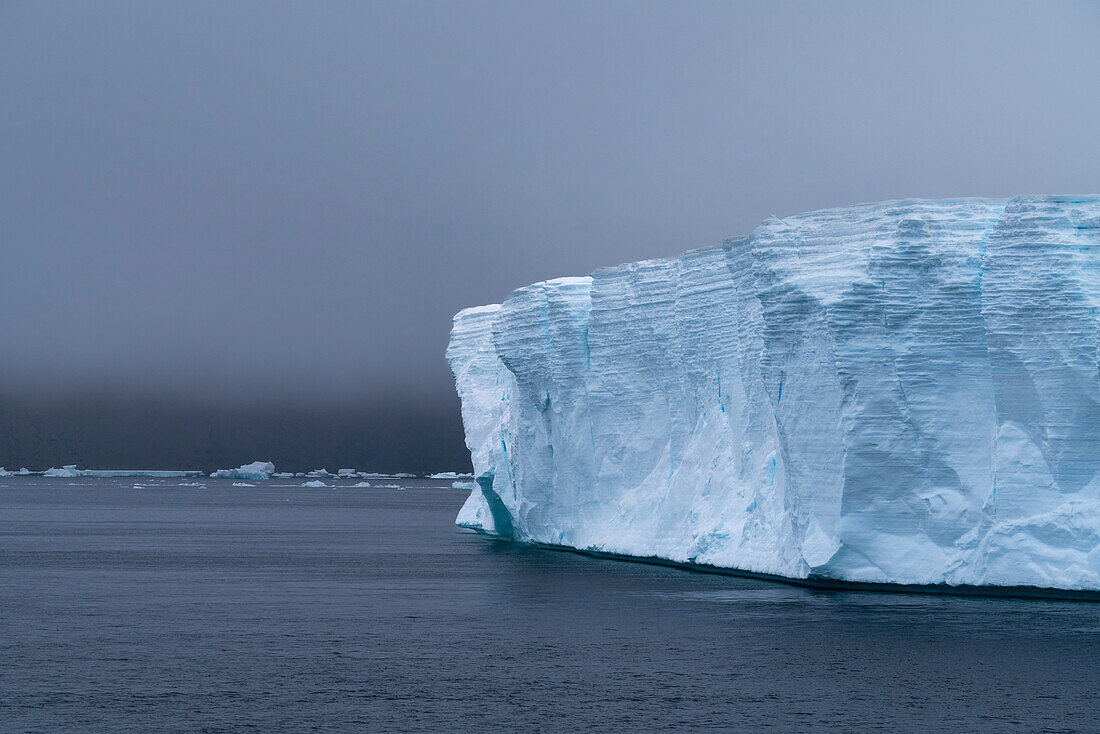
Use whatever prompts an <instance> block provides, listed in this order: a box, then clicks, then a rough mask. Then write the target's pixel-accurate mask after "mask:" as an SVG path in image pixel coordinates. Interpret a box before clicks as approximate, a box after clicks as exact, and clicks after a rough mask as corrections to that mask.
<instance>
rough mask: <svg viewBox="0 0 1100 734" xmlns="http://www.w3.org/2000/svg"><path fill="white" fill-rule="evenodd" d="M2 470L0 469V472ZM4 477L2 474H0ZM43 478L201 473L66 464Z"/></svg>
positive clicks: (23, 471)
mask: <svg viewBox="0 0 1100 734" xmlns="http://www.w3.org/2000/svg"><path fill="white" fill-rule="evenodd" d="M2 471H3V468H0V472H2ZM18 473H19V474H21V475H22V474H30V473H31V472H29V471H27V470H26V469H21V470H20V471H19V472H18ZM0 476H4V474H0ZM42 476H44V477H54V478H56V477H62V478H72V477H92V478H96V479H119V478H123V479H128V478H136V477H141V478H148V479H178V478H182V477H201V476H202V472H201V471H198V470H197V469H195V470H192V469H77V468H76V464H66V465H65V466H63V467H62V468H60V469H56V468H50V469H47V470H46V471H45V472H43V474H42Z"/></svg>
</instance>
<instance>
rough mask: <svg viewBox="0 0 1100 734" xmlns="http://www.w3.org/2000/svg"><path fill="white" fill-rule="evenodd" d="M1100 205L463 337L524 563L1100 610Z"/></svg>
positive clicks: (466, 319) (591, 290) (695, 262)
mask: <svg viewBox="0 0 1100 734" xmlns="http://www.w3.org/2000/svg"><path fill="white" fill-rule="evenodd" d="M1098 349H1100V197H1096V196H1088V197H1020V198H1014V199H1011V200H982V199H961V200H945V201H923V200H905V201H890V202H883V203H877V204H865V205H859V206H853V207H848V208H841V209H832V210H825V211H818V212H812V213H808V214H802V215H798V216H794V217H789V218H786V219H779V218H775V217H772V218H769V219H768V220H766V221H764V222H763V223H762V224H761V225H760V226H759V227H757V228H756V229H755V230H754V231H753V232H752V233H751V234H750V235H749V236H747V237H742V238H737V239H732V240H729V241H727V242H725V243H723V244H722V245H720V246H715V247H710V248H705V249H700V250H694V251H690V252H688V253H686V254H684V255H682V256H680V257H677V258H672V259H666V260H647V261H643V262H636V263H630V264H626V265H620V266H615V267H608V268H603V269H600V270H597V271H596V272H594V273H593V274H592V275H591V276H588V277H579V278H560V279H557V280H550V281H546V282H542V283H536V284H534V285H530V286H526V287H524V288H520V289H518V290H516V291H515V292H513V293H512V294H511V295H510V296H509V297H508V299H507V300H505V301H504V303H502V304H499V305H489V306H480V307H476V308H471V309H466V310H464V311H461V312H460V313H458V314H457V315H456V316H455V319H454V327H453V330H452V332H451V340H450V344H449V346H448V349H447V360H448V362H449V364H450V367H451V370H452V372H453V374H454V377H455V384H456V389H457V392H458V395H459V397H460V398H461V402H462V419H463V424H464V427H465V433H466V445H467V447H468V448H469V450H470V454H471V458H472V460H473V465H474V473H475V481H476V488H475V489H474V490H473V491H472V492H471V493H470V497H469V498H468V499H467V501H466V503H465V505H464V506H463V507H462V509H461V511H460V513H459V515H458V518H457V520H456V522H457V524H458V525H460V526H463V527H467V528H472V529H475V530H478V531H481V532H484V533H489V534H492V535H496V536H500V537H503V538H508V539H511V540H516V541H521V542H528V543H537V544H541V545H545V546H553V547H562V548H571V549H578V550H582V551H589V552H599V553H607V554H614V555H621V556H634V557H645V558H649V559H660V560H662V561H667V562H672V563H683V564H695V565H698V566H701V567H714V568H718V569H728V570H730V571H733V572H745V573H752V574H760V575H766V576H772V577H777V578H782V579H788V580H795V581H798V582H810V583H816V582H822V583H826V584H829V583H841V584H847V583H853V584H870V585H877V584H891V585H893V584H901V585H916V586H932V587H935V588H937V589H943V590H951V588H952V587H959V588H962V587H966V588H970V587H980V588H979V590H981V589H987V588H990V587H1013V588H1022V589H1040V590H1048V589H1062V590H1085V591H1096V590H1100V382H1098V362H1100V359H1098Z"/></svg>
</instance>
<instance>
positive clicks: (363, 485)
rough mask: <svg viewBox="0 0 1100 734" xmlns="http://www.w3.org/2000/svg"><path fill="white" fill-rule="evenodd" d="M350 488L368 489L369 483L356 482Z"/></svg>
mask: <svg viewBox="0 0 1100 734" xmlns="http://www.w3.org/2000/svg"><path fill="white" fill-rule="evenodd" d="M351 486H353V487H369V486H370V482H356V483H355V484H353V485H351Z"/></svg>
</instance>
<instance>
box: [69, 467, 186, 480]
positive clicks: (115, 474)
mask: <svg viewBox="0 0 1100 734" xmlns="http://www.w3.org/2000/svg"><path fill="white" fill-rule="evenodd" d="M80 476H82V477H98V478H101V479H112V478H119V477H144V478H148V479H179V478H183V477H201V476H202V472H201V471H199V470H197V469H195V470H191V469H81V470H80Z"/></svg>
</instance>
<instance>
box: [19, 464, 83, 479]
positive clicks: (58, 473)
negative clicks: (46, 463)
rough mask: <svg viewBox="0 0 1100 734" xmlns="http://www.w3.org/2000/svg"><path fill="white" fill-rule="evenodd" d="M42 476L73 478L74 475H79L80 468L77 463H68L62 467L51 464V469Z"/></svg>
mask: <svg viewBox="0 0 1100 734" xmlns="http://www.w3.org/2000/svg"><path fill="white" fill-rule="evenodd" d="M28 473H29V472H28ZM42 476H43V477H49V478H54V479H58V478H60V479H71V478H73V477H79V476H80V470H79V469H77V468H76V464H66V465H65V466H63V467H61V468H60V469H55V468H54V467H52V466H51V467H50V468H49V469H47V470H46V471H45V472H43V473H42Z"/></svg>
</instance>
